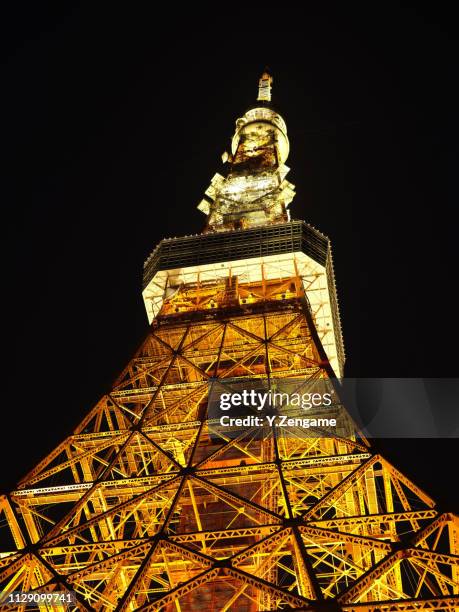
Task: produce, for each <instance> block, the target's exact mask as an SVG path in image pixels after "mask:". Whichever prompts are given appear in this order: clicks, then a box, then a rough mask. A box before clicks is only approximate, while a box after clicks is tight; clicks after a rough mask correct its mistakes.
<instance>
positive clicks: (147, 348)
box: [0, 76, 459, 612]
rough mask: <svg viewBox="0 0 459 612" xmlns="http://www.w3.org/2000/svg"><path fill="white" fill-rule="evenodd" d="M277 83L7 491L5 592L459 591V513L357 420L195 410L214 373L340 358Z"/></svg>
mask: <svg viewBox="0 0 459 612" xmlns="http://www.w3.org/2000/svg"><path fill="white" fill-rule="evenodd" d="M269 96H270V79H268V77H266V76H264V78H262V82H261V84H260V93H259V105H258V106H257V107H256V109H252V110H251V111H248V113H246V115H245V116H244V117H245V123H244V118H243V119H242V120H240V121H241V122H242V123H239V127H238V132H237V134H236V136H237V137H236V136H235V139H236V140H235V141H233V151H232V154H231V156H230V157H231V159H230V160H229V161H230V163H231V164H232V165H231V171H230V173H229V175H228V177H227V178H226V179H224V178H223V177H220V179H218V178H217V179H215V177H214V181H213V183H212V185H213V187H212V186H211V187H212V188H209V190H208V192H206V193H207V195H208V198H207V200H205V201H204V204H203V203H201V205H200V208H201V210H204V212H205V213H206V214H207V215H208V217H209V220H208V225H207V228H206V231H205V232H204V233H203V234H201V235H198V236H189V237H185V238H177V239H172V240H163V241H162V242H161V243H160V244H159V245H158V247H157V248H156V250H155V251H154V252H153V254H152V255H151V257H150V258H149V260H148V261H147V263H146V266H145V275H144V280H145V283H144V287H145V288H144V298H145V303H146V306H147V311H148V313H149V317H150V320H151V327H150V330H149V332H148V335H147V337H146V339H145V341H144V342H143V343H142V345H141V347H140V348H139V350H138V351H137V353H136V355H135V356H134V358H133V359H132V360H131V361H130V362H129V364H128V365H127V367H126V368H125V370H124V371H123V372H122V373H121V375H120V376H119V378H118V379H117V381H116V383H115V384H114V386H113V389H112V391H111V392H110V393H109V394H108V395H106V396H104V397H103V398H102V399H101V400H100V401H99V402H98V404H97V405H96V406H95V407H94V408H93V409H92V410H91V411H90V412H89V414H88V415H87V416H86V417H85V418H84V420H83V421H82V422H81V424H80V425H79V426H78V427H77V429H76V430H75V432H74V434H73V435H72V436H70V437H69V438H68V439H66V440H64V442H62V443H61V444H60V445H59V446H58V447H57V448H56V449H55V450H54V451H53V452H52V453H51V454H50V455H48V456H47V457H46V458H45V459H43V461H41V462H40V463H39V464H38V465H37V466H36V467H35V468H34V469H33V470H32V471H31V472H30V473H29V474H27V476H26V477H25V478H24V479H23V480H22V481H21V482H20V483H19V485H18V487H17V489H16V490H15V491H12V492H11V493H10V494H9V495H7V496H4V497H3V498H2V499H1V501H0V503H1V505H0V512H1V524H2V525H3V529H1V538H2V539H1V549H0V550H2V551H3V552H0V590H2V591H4V592H6V593H9V592H12V591H25V592H30V591H35V592H39V593H44V592H54V591H63V592H67V591H68V592H75V593H76V600H77V603H76V604H75V605H74V606H73V607H72V606H70V609H75V610H103V611H110V610H119V611H121V610H162V611H167V612H172V611H183V612H188V611H194V610H199V611H204V610H206V611H207V610H208V611H227V610H231V611H240V612H255V611H259V610H260V611H261V610H278V609H281V610H282V609H285V610H290V609H296V610H318V611H319V610H320V611H327V610H329V611H330V612H332V611H338V610H342V611H346V612H351V611H352V612H354V611H355V612H357V611H363V610H365V611H372V612H377V611H378V612H380V611H382V612H391V611H398V610H400V611H401V610H404V611H413V612H414V611H418V610H458V609H459V597H458V589H459V567H458V555H459V522H458V519H457V517H455V516H454V515H452V514H441V513H439V512H438V511H437V510H436V509H435V504H434V502H433V501H432V500H431V499H430V498H429V496H428V495H426V494H425V493H424V492H423V491H421V490H420V489H419V488H418V487H417V486H416V485H415V484H413V483H412V482H411V481H410V480H409V479H408V478H406V477H405V476H404V475H403V474H402V473H401V472H399V471H398V470H397V469H396V468H395V467H394V466H392V465H391V464H390V463H389V462H388V461H386V460H385V459H384V458H383V457H381V456H379V455H377V454H374V453H373V452H372V450H371V448H370V446H369V445H368V443H367V442H366V441H365V440H362V439H361V438H359V437H358V435H357V432H355V431H354V429H353V427H352V424H351V423H350V421H347V420H346V421H344V422H343V423H341V426H340V428H339V429H338V430H337V432H336V435H330V436H328V437H312V436H311V437H308V436H306V435H304V432H299V433H298V435H297V436H295V435H293V436H292V435H289V436H285V435H283V433H282V432H281V431H279V432H278V431H276V430H275V429H274V428H273V429H272V431H271V434H270V435H267V436H265V437H264V438H263V439H259V436H257V435H256V433H257V432H256V431H254V430H253V429H251V428H247V429H246V430H244V431H242V432H241V433H240V435H239V436H238V437H237V438H235V439H232V438H230V437H229V436H225V435H224V434H223V433H221V432H220V434H218V433H216V432H215V429H214V424H213V422H209V421H208V420H207V398H208V392H209V383H211V382H212V381H215V380H225V379H231V380H234V379H239V380H244V379H247V380H248V379H254V378H260V379H263V380H267V379H270V378H271V377H276V378H289V379H291V378H294V379H296V378H297V379H298V380H312V379H317V378H325V379H327V378H330V377H333V376H334V375H335V374H334V373H337V374H339V373H341V371H342V367H343V361H344V353H343V349H342V341H341V333H340V326H339V315H338V309H337V305H336V297H335V287H334V280H333V268H332V261H331V253H330V244H329V241H328V239H327V238H326V237H325V236H323V235H322V234H320V232H318V231H317V230H315V229H314V228H312V227H310V226H308V225H307V224H305V223H303V222H300V221H290V220H289V216H288V214H287V212H286V206H287V205H288V201H289V199H291V198H292V197H293V195H292V194H293V186H292V185H290V184H289V183H287V182H286V181H285V179H284V177H285V174H286V171H287V170H286V167H285V166H283V163H284V161H285V157H286V154H287V152H288V141H287V140H286V134H285V140H284V141H283V140H282V137H281V135H279V134H280V132H282V133H283V131H284V128H285V126H283V125H282V124H281V123H280V121H278V120H277V119H276V117H278V115H276V114H275V113H274V112H273V111H271V110H270V109H269V107H268V106H264V105H263V104H264V103H265V102H266V103H268V102H269ZM257 110H258V111H260V112H258V114H257ZM250 113H252V114H250ZM270 113H271V114H270ZM247 116H248V119H247ZM260 125H261V126H262V127H261V128H260V129H259V126H260ZM266 126H268V127H269V130H270V131H269V130H268V133H265V131H264V130H265V129H266ZM273 126H274V127H273ZM247 129H249V131H247ZM244 130H245V131H244ZM273 130H274V131H273ZM279 130H280V132H279ZM257 138H258V139H259V140H258V141H257ZM254 142H255V144H254ZM256 142H258V145H257V146H255V145H256ZM260 143H261V144H260ZM241 147H242V148H241ZM270 147H273V149H272V150H271V149H270ZM273 151H274V152H273ZM250 152H251V154H250ZM218 176H220V175H217V177H218ZM276 177H277V178H276ZM238 190H239V191H238ZM241 193H242V194H243V195H244V197H243V198H242V196H241ZM230 194H232V195H231V196H230ZM238 198H239V199H238ZM0 609H1V610H3V609H5V610H11V609H12V608H11V606H8V605H7V604H5V603H4V604H3V605H0ZM14 609H18V610H20V609H24V608H21V605H20V604H17V608H14ZM28 609H31V608H28ZM36 609H38V608H36ZM41 609H44V610H45V609H53V610H56V609H62V610H64V609H65V608H64V607H63V606H61V607H59V606H54V607H53V608H46V606H43V607H42V608H41Z"/></svg>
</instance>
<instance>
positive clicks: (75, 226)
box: [0, 2, 459, 511]
mask: <svg viewBox="0 0 459 612" xmlns="http://www.w3.org/2000/svg"><path fill="white" fill-rule="evenodd" d="M58 6H59V5H58V4H56V5H49V4H46V3H30V4H29V5H28V4H27V3H26V4H24V3H23V4H22V5H21V6H19V5H16V9H15V11H14V13H11V12H10V13H9V14H8V15H4V16H3V18H2V20H1V21H2V28H3V29H4V33H3V34H2V45H3V52H2V59H3V62H2V73H1V74H2V76H1V84H2V101H3V104H4V108H3V112H2V124H3V126H2V136H1V141H2V163H1V166H2V174H3V175H4V176H3V178H2V191H3V194H4V196H3V198H2V216H3V219H2V220H3V223H2V225H3V230H2V237H3V240H2V243H3V245H4V247H5V250H4V253H3V259H2V273H3V283H2V285H3V298H2V302H3V306H4V307H5V306H6V312H5V313H4V315H3V318H2V323H3V334H2V338H3V342H2V345H3V346H2V348H3V354H4V357H5V358H6V365H5V366H4V368H5V369H4V370H3V384H2V402H1V411H2V414H1V421H0V423H1V430H2V435H1V441H2V444H1V446H0V461H1V476H0V480H1V483H0V490H5V489H9V488H11V487H13V486H14V484H15V482H16V481H17V480H18V479H19V478H20V477H21V476H23V475H24V474H25V472H26V471H28V470H29V469H30V468H31V467H32V466H33V465H34V464H35V463H36V462H37V461H38V460H40V459H41V458H42V457H43V456H44V455H45V454H46V453H47V452H49V451H50V450H51V449H52V448H54V447H55V446H56V445H57V444H58V443H59V442H60V441H61V440H62V439H63V438H64V437H65V436H67V435H68V434H70V432H71V430H72V429H73V427H75V426H76V425H77V423H78V422H79V421H80V420H81V419H82V418H83V416H84V415H85V414H86V412H87V411H88V410H89V409H90V408H91V407H92V406H93V405H94V404H95V403H96V401H97V400H98V398H99V397H100V396H101V395H102V394H103V393H105V392H107V391H108V390H109V389H110V388H111V384H112V381H113V380H114V378H115V377H116V375H117V373H118V372H119V371H120V369H121V368H122V367H123V366H124V365H125V363H126V362H127V361H128V359H129V358H130V357H131V355H132V353H133V352H134V350H135V349H136V347H137V346H138V344H139V343H140V342H141V340H142V338H143V337H144V335H145V334H146V332H147V329H148V327H147V318H146V314H145V311H144V307H143V303H142V298H141V273H142V264H143V261H144V260H145V259H146V257H147V256H148V254H149V253H150V251H151V250H153V248H154V247H155V245H156V244H157V243H158V242H159V241H160V240H161V239H162V238H164V237H171V236H172V237H173V236H180V235H184V234H192V233H198V232H200V231H201V229H202V227H203V223H204V216H203V215H202V214H201V213H200V212H199V211H198V210H196V205H197V204H198V203H199V201H200V199H201V197H202V194H203V192H204V190H205V189H206V188H207V186H208V184H209V182H210V179H211V178H212V176H213V174H214V173H215V172H217V171H219V170H221V165H220V155H221V153H222V152H223V151H224V150H225V149H227V148H228V147H229V139H230V137H231V135H232V133H233V127H234V122H235V120H236V118H237V117H238V116H240V115H241V114H242V113H243V112H244V111H245V110H246V109H247V107H248V106H249V105H250V104H252V103H253V102H254V101H255V99H256V89H257V81H258V77H259V74H260V71H262V70H263V68H264V67H265V66H266V65H267V66H269V67H270V69H271V71H272V73H273V75H274V88H273V95H274V104H275V106H276V108H278V109H279V111H280V112H281V114H282V115H283V117H284V118H285V120H286V122H287V127H288V132H289V137H290V142H291V154H290V157H289V160H288V162H287V163H288V165H289V166H290V167H291V169H292V170H291V173H290V174H289V177H288V178H289V179H290V181H292V182H293V183H294V184H295V185H296V188H297V196H296V198H295V199H294V201H293V203H292V204H291V212H292V217H293V218H296V219H305V220H306V221H308V222H310V223H312V224H313V225H314V226H316V227H317V228H319V229H320V230H321V231H322V232H324V233H325V234H327V235H328V236H329V237H330V238H331V240H332V244H333V251H334V260H335V273H336V278H337V289H338V295H339V301H340V308H341V314H342V324H343V333H344V341H345V346H346V353H347V365H346V373H347V375H348V376H362V377H364V376H378V377H382V376H414V377H418V376H423V377H452V376H457V373H458V372H457V369H458V368H457V346H458V338H457V271H456V270H457V266H456V265H455V264H456V259H457V234H458V232H457V225H456V222H455V221H454V220H453V213H454V212H455V208H456V207H457V191H458V189H457V162H458V148H457V143H458V136H459V134H458V132H459V131H458V110H457V109H458V108H459V104H458V102H459V100H458V96H457V91H456V89H457V64H458V59H459V58H458V55H459V54H458V40H457V30H456V27H455V20H454V19H453V16H452V15H439V14H436V15H435V14H432V13H420V12H418V11H413V12H411V11H410V10H409V9H405V11H403V12H402V11H401V10H400V11H398V12H392V13H390V12H387V13H385V12H381V13H378V12H376V10H375V9H374V12H371V13H370V12H367V13H365V12H361V10H359V12H358V13H357V12H355V14H350V13H347V12H346V13H345V12H343V13H342V14H338V13H334V14H330V15H326V14H323V13H317V12H313V11H309V12H308V11H307V12H306V13H303V14H300V13H295V11H294V10H293V8H292V7H289V6H283V5H278V6H277V7H276V8H265V9H263V8H262V7H263V5H260V4H257V5H256V6H258V13H257V12H256V11H255V8H254V9H253V11H251V10H250V9H249V8H248V7H247V6H245V7H243V8H242V7H239V8H238V7H236V6H235V5H233V4H232V3H227V4H226V5H214V8H213V9H212V8H211V6H209V9H208V10H207V11H202V12H201V11H199V10H198V8H197V5H194V4H192V5H191V9H190V10H189V11H188V12H186V13H184V12H182V11H183V9H182V8H181V6H180V5H178V4H175V5H173V6H172V5H171V10H170V12H169V13H168V14H164V12H163V8H164V7H161V13H159V12H158V13H155V12H154V11H153V9H152V8H150V11H147V10H146V9H143V8H142V6H145V7H146V6H147V4H145V5H141V4H140V3H139V4H138V5H137V3H136V6H137V7H138V8H134V4H132V3H125V4H124V6H122V5H121V4H120V5H119V6H117V5H116V4H109V3H107V4H104V3H100V4H99V3H87V4H85V5H84V7H83V8H82V7H81V6H80V5H79V4H75V3H73V4H72V3H71V2H67V3H63V5H62V6H60V7H58ZM72 6H73V8H72ZM148 6H150V7H153V4H151V5H148ZM217 8H218V11H217ZM209 20H210V21H209ZM381 444H382V443H381ZM383 449H384V453H385V454H386V455H387V456H388V458H389V459H392V460H393V461H394V462H396V463H397V464H398V467H400V468H401V469H402V470H404V471H405V473H407V475H408V476H410V477H412V478H413V479H414V480H415V482H417V483H418V484H419V485H421V486H422V487H423V488H424V489H425V490H426V491H427V492H428V493H429V494H431V495H433V496H434V497H435V498H436V499H437V500H438V502H439V505H440V507H441V508H449V509H452V510H456V511H459V494H458V490H457V483H454V481H453V480H451V474H452V464H453V463H454V462H456V464H457V457H456V454H457V440H436V441H435V440H433V441H430V440H412V441H400V440H397V441H390V442H388V443H386V444H385V445H384V446H383Z"/></svg>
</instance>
